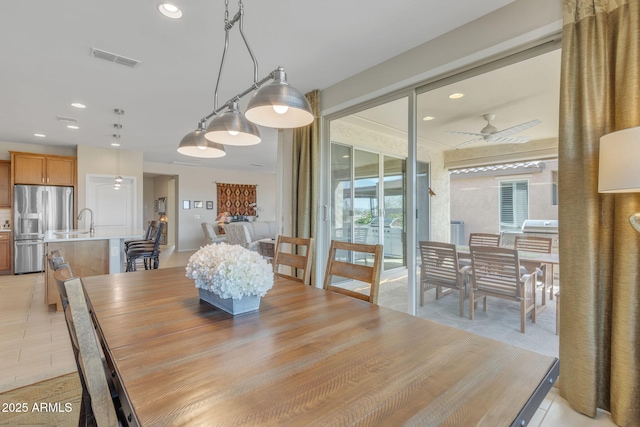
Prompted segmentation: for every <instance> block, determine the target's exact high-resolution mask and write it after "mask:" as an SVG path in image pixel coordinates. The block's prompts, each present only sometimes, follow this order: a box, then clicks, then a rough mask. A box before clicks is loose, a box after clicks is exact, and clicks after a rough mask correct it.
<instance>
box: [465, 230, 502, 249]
mask: <svg viewBox="0 0 640 427" xmlns="http://www.w3.org/2000/svg"><path fill="white" fill-rule="evenodd" d="M469 246H491V247H494V248H497V247H499V246H500V235H499V234H491V233H471V234H469Z"/></svg>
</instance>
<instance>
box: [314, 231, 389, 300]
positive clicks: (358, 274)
mask: <svg viewBox="0 0 640 427" xmlns="http://www.w3.org/2000/svg"><path fill="white" fill-rule="evenodd" d="M338 251H340V255H342V254H344V253H345V252H346V253H347V254H348V253H352V254H355V253H363V254H371V255H372V256H373V264H372V265H371V266H369V265H362V264H356V263H350V262H346V261H342V260H340V259H338V258H337V255H338ZM343 251H344V252H343ZM347 259H349V257H348V256H347ZM365 262H366V261H365ZM381 266H382V245H366V244H362V243H350V242H340V241H337V240H332V241H331V247H330V248H329V256H328V260H327V269H326V272H325V277H324V285H323V288H324V289H326V290H329V291H333V292H338V293H341V294H344V295H348V296H351V297H355V298H358V299H362V300H365V301H369V302H371V303H373V304H377V303H378V290H379V287H380V269H381ZM334 275H335V276H340V277H344V278H346V279H351V280H356V281H360V282H364V283H367V284H369V295H364V294H361V293H359V292H354V291H352V290H349V289H345V288H343V287H340V286H335V285H333V284H332V283H331V281H332V278H333V276H334Z"/></svg>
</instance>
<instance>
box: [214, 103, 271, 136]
mask: <svg viewBox="0 0 640 427" xmlns="http://www.w3.org/2000/svg"><path fill="white" fill-rule="evenodd" d="M204 137H205V138H206V139H208V140H209V141H217V142H220V143H222V144H227V145H255V144H258V143H259V142H260V141H261V140H262V139H261V138H260V132H259V131H258V127H257V126H256V125H254V124H253V123H251V122H250V121H249V120H247V119H246V118H245V117H244V114H242V113H241V112H240V110H239V109H238V103H237V102H235V101H234V102H233V103H232V104H231V106H230V107H229V110H228V111H226V112H224V113H222V114H220V115H219V116H215V117H214V118H213V120H211V123H209V127H208V128H207V133H205V135H204Z"/></svg>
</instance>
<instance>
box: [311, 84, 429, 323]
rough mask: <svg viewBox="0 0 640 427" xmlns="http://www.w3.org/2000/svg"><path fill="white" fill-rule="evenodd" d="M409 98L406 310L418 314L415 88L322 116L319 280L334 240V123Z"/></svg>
mask: <svg viewBox="0 0 640 427" xmlns="http://www.w3.org/2000/svg"><path fill="white" fill-rule="evenodd" d="M401 98H407V123H408V127H407V158H406V162H407V163H406V182H407V185H406V189H405V190H406V194H405V206H406V221H405V227H406V229H405V233H406V242H405V245H406V264H407V294H408V301H407V303H408V304H407V307H408V310H407V312H408V313H409V314H411V315H414V316H415V315H416V314H417V310H418V298H417V296H418V291H417V281H416V277H417V271H418V270H417V264H416V255H417V252H416V246H417V244H418V243H417V239H416V214H417V204H416V190H417V188H416V180H417V176H416V163H417V147H416V146H417V117H416V112H415V111H416V102H417V95H416V91H415V89H410V90H403V91H399V92H396V93H393V94H390V95H387V96H384V97H379V98H376V99H375V100H373V101H369V102H366V103H363V104H358V105H357V106H353V107H350V108H347V109H344V110H341V111H340V112H337V113H333V114H327V115H323V116H322V117H321V125H320V129H321V132H320V134H321V135H320V153H321V157H320V169H321V171H320V178H321V179H320V197H321V202H320V204H319V206H320V212H319V216H318V234H319V238H318V239H317V244H316V266H317V268H316V283H323V279H324V272H325V268H326V262H327V255H328V251H329V244H330V242H331V227H330V224H329V219H330V209H331V194H330V185H329V184H328V180H329V179H330V177H331V155H330V153H331V143H332V141H331V122H332V121H333V120H338V119H341V118H344V117H347V116H349V115H351V114H354V113H357V112H359V111H362V110H366V109H368V108H373V107H376V106H379V105H382V104H385V103H387V102H391V101H395V100H398V99H401Z"/></svg>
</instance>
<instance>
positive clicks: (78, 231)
mask: <svg viewBox="0 0 640 427" xmlns="http://www.w3.org/2000/svg"><path fill="white" fill-rule="evenodd" d="M53 234H55V235H57V236H74V235H76V234H89V230H73V231H54V232H53Z"/></svg>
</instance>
